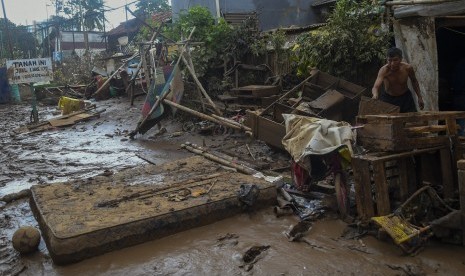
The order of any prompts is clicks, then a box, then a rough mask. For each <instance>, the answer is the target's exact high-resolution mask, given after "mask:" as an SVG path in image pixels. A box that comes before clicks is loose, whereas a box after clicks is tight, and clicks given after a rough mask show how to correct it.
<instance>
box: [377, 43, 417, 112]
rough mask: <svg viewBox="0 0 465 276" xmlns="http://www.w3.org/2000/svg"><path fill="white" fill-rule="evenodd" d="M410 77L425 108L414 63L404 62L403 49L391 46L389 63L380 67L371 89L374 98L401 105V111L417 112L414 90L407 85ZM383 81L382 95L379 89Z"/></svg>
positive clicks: (388, 55) (388, 57) (388, 56)
mask: <svg viewBox="0 0 465 276" xmlns="http://www.w3.org/2000/svg"><path fill="white" fill-rule="evenodd" d="M409 78H410V81H411V82H412V86H413V89H414V90H415V94H416V95H417V97H418V106H419V107H420V109H423V108H424V103H423V98H422V97H421V93H420V86H419V85H418V80H417V78H416V77H415V72H414V71H413V67H412V65H410V64H408V63H405V62H402V50H400V49H399V48H395V47H393V48H390V49H389V50H388V52H387V64H386V65H384V66H383V67H381V69H379V72H378V77H377V78H376V81H375V84H374V85H373V89H372V90H371V92H372V93H373V99H378V98H379V99H380V100H382V101H383V102H387V103H390V104H393V105H397V106H399V107H400V112H416V111H417V108H416V106H415V101H414V100H413V96H412V92H411V91H410V89H409V88H408V86H407V81H408V79H409ZM383 83H384V90H385V92H383V93H381V95H380V94H379V89H380V87H381V84H383Z"/></svg>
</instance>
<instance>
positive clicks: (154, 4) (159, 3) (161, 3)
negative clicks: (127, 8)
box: [135, 0, 171, 17]
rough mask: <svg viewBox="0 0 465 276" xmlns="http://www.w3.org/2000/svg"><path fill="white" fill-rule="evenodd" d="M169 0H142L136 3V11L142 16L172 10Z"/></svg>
mask: <svg viewBox="0 0 465 276" xmlns="http://www.w3.org/2000/svg"><path fill="white" fill-rule="evenodd" d="M170 10H171V6H170V4H169V3H168V0H140V1H139V2H137V3H136V11H135V13H136V14H137V15H140V16H144V17H145V16H147V15H151V14H153V13H155V12H164V11H170Z"/></svg>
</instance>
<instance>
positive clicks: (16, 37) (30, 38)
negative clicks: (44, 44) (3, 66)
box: [0, 18, 37, 58]
mask: <svg viewBox="0 0 465 276" xmlns="http://www.w3.org/2000/svg"><path fill="white" fill-rule="evenodd" d="M7 24H8V29H9V33H10V42H11V45H12V48H13V58H29V57H34V56H35V55H36V54H37V48H36V44H37V41H36V39H35V38H34V35H33V34H32V33H30V32H28V30H27V27H25V26H21V25H19V26H17V25H15V24H14V23H13V22H11V21H10V20H8V22H7ZM0 48H1V50H0V58H11V56H10V53H9V46H8V39H7V32H6V29H5V19H3V18H0Z"/></svg>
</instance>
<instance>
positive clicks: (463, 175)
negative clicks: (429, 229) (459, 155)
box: [457, 160, 465, 245]
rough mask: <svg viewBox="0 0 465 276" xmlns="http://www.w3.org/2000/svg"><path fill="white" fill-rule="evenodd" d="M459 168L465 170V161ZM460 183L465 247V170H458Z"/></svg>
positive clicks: (462, 161)
mask: <svg viewBox="0 0 465 276" xmlns="http://www.w3.org/2000/svg"><path fill="white" fill-rule="evenodd" d="M457 166H458V167H459V168H465V160H460V161H459V162H458V163H457ZM458 183H459V200H460V218H461V224H462V244H463V245H465V170H463V169H459V170H458Z"/></svg>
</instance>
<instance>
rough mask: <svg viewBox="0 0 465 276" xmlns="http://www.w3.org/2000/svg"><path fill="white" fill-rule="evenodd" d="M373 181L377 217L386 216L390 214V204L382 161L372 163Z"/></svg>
mask: <svg viewBox="0 0 465 276" xmlns="http://www.w3.org/2000/svg"><path fill="white" fill-rule="evenodd" d="M373 180H374V181H375V189H376V206H377V210H378V213H377V215H378V216H385V215H388V214H390V213H391V204H390V202H389V190H388V186H387V181H386V170H385V168H384V161H375V162H373Z"/></svg>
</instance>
